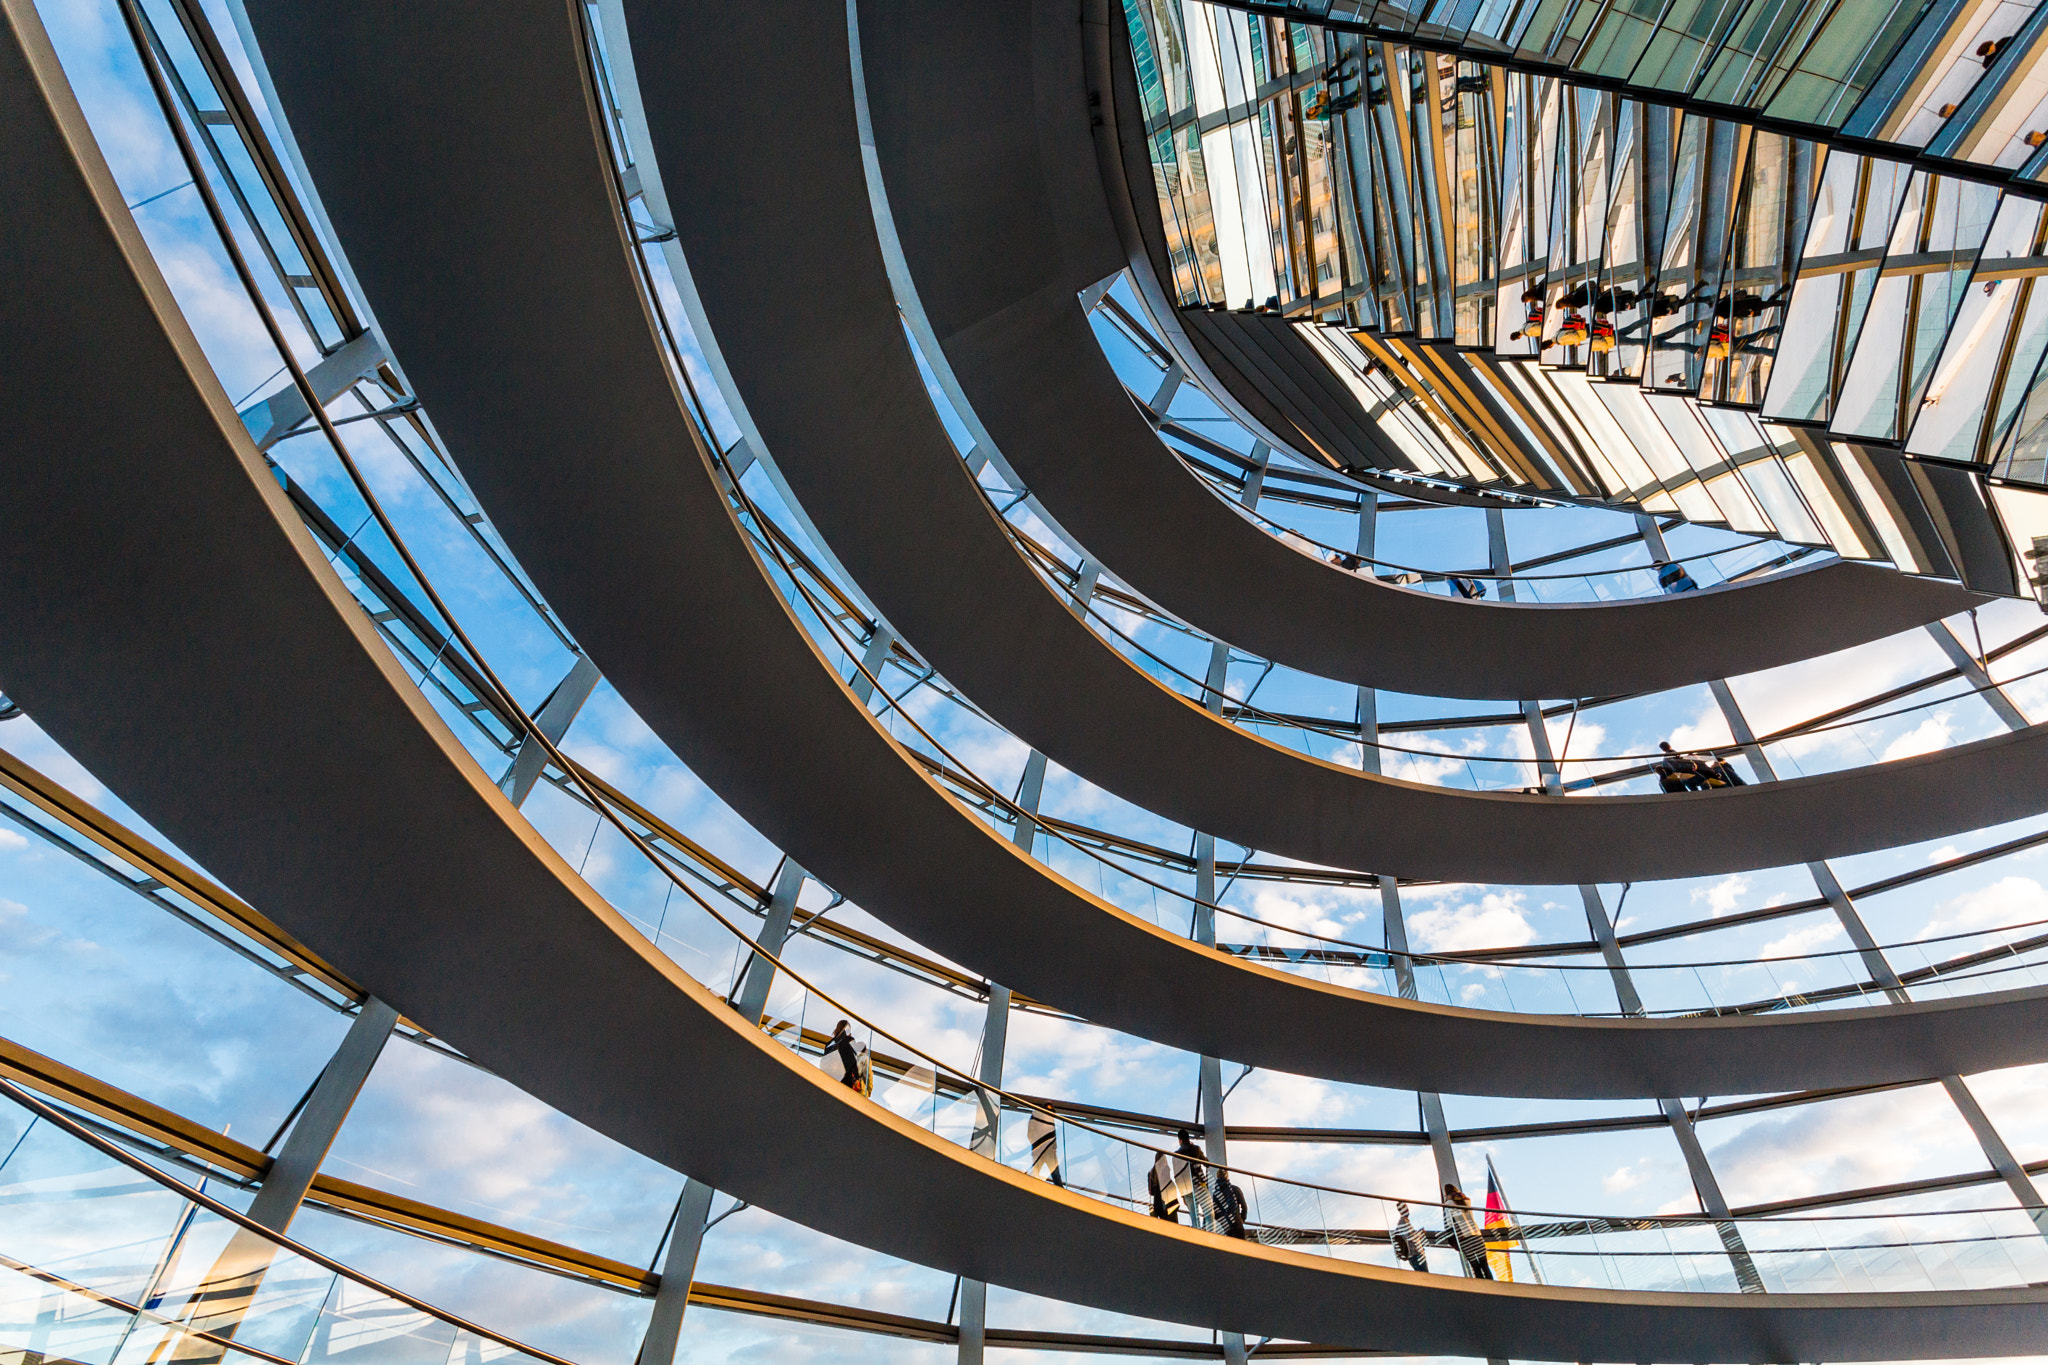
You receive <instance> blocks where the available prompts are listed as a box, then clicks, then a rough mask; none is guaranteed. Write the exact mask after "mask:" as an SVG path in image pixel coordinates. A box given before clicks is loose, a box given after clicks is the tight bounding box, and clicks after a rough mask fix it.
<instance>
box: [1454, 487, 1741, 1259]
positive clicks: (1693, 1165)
mask: <svg viewBox="0 0 2048 1365" xmlns="http://www.w3.org/2000/svg"><path fill="white" fill-rule="evenodd" d="M1493 515H1497V514H1493ZM1522 717H1523V720H1524V721H1525V722H1526V723H1527V724H1528V727H1529V744H1530V746H1531V747H1532V748H1533V749H1534V750H1535V752H1536V768H1537V771H1538V772H1539V773H1540V774H1541V775H1542V779H1543V790H1544V791H1546V792H1549V793H1551V794H1552V795H1553V796H1562V795H1563V792H1564V782H1563V776H1562V774H1561V773H1560V772H1559V771H1558V766H1557V760H1556V758H1555V757H1554V756H1553V755H1552V753H1551V749H1550V732H1549V731H1548V730H1547V729H1545V728H1544V723H1543V707H1542V704H1541V703H1539V702H1533V701H1525V702H1523V703H1522ZM1579 899H1580V900H1581V901H1582V902H1583V903H1584V905H1585V908H1586V927H1587V928H1588V929H1589V930H1591V931H1592V935H1593V941H1594V942H1595V943H1598V944H1599V945H1600V956H1601V958H1602V960H1603V961H1605V962H1606V963H1607V975H1608V978H1609V979H1610V980H1611V981H1612V982H1613V983H1614V999H1615V1003H1616V1004H1618V1005H1619V1006H1620V1007H1621V1012H1622V1013H1623V1014H1628V1015H1640V1014H1642V1013H1643V999H1642V996H1641V995H1640V994H1638V993H1637V991H1636V983H1635V978H1634V977H1633V976H1631V975H1630V974H1629V970H1628V960H1627V959H1626V958H1624V957H1623V956H1622V953H1621V942H1620V940H1619V939H1617V938H1616V937H1615V934H1614V921H1613V920H1612V919H1611V918H1609V916H1608V914H1607V904H1606V902H1605V901H1604V900H1602V899H1601V896H1600V888H1599V887H1597V886H1592V885H1581V886H1580V887H1579ZM1657 1103H1658V1106H1659V1107H1660V1108H1662V1110H1663V1111H1664V1120H1665V1122H1666V1123H1668V1124H1669V1125H1670V1127H1671V1133H1672V1136H1673V1137H1675V1138H1677V1139H1678V1150H1679V1152H1680V1153H1681V1154H1682V1155H1683V1156H1684V1157H1685V1165H1686V1169H1687V1171H1688V1172H1690V1173H1691V1175H1692V1183H1693V1189H1694V1190H1695V1191H1697V1192H1698V1194H1699V1199H1700V1206H1701V1207H1702V1208H1704V1209H1705V1210H1706V1212H1707V1214H1708V1216H1709V1217H1712V1218H1715V1219H1721V1220H1728V1219H1730V1215H1729V1212H1728V1201H1727V1200H1726V1199H1723V1198H1722V1197H1721V1182H1720V1181H1718V1180H1716V1179H1715V1178H1714V1168H1713V1167H1712V1166H1710V1165H1709V1164H1708V1163H1707V1153H1706V1149H1705V1148H1703V1147H1701V1146H1700V1140H1699V1135H1698V1134H1697V1133H1695V1132H1693V1128H1692V1120H1691V1119H1690V1118H1688V1117H1687V1116H1686V1112H1685V1105H1684V1104H1683V1103H1682V1102H1681V1101H1679V1100H1676V1099H1668V1098H1660V1099H1659V1100H1658V1101H1657ZM1715 1231H1716V1232H1717V1233H1719V1235H1720V1238H1721V1245H1722V1247H1723V1248H1724V1249H1725V1250H1726V1251H1727V1253H1728V1263H1729V1265H1730V1266H1732V1267H1733V1268H1734V1271H1735V1282H1736V1284H1737V1285H1739V1286H1740V1287H1741V1289H1742V1292H1743V1293H1745V1294H1761V1293H1763V1292H1764V1282H1763V1277H1762V1276H1760V1275H1759V1274H1758V1273H1757V1269H1756V1262H1755V1260H1754V1259H1752V1258H1751V1256H1750V1254H1749V1248H1748V1247H1747V1246H1746V1245H1744V1243H1743V1240H1742V1232H1741V1229H1739V1228H1737V1227H1736V1226H1735V1224H1734V1222H1733V1221H1723V1222H1720V1223H1718V1224H1717V1226H1716V1229H1715Z"/></svg>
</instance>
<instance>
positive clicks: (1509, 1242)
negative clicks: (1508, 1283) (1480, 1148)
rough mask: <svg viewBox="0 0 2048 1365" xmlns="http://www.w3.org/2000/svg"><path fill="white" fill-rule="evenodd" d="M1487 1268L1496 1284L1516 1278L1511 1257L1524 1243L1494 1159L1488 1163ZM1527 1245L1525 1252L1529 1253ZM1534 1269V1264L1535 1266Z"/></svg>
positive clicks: (1490, 1159)
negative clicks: (1503, 1191) (1510, 1253)
mask: <svg viewBox="0 0 2048 1365" xmlns="http://www.w3.org/2000/svg"><path fill="white" fill-rule="evenodd" d="M1484 1231H1485V1237H1486V1265H1487V1268H1488V1269H1489V1270H1491V1271H1493V1278H1495V1279H1496V1280H1512V1279H1514V1278H1515V1263H1514V1260H1513V1259H1512V1258H1511V1257H1510V1256H1509V1255H1508V1253H1509V1252H1510V1251H1512V1250H1514V1247H1515V1244H1516V1243H1517V1242H1520V1241H1521V1240H1522V1230H1521V1228H1520V1227H1519V1226H1517V1225H1516V1223H1515V1215H1514V1213H1513V1212H1512V1211H1511V1210H1510V1209H1509V1208H1508V1200H1507V1196H1506V1195H1504V1194H1502V1193H1501V1192H1500V1177H1499V1176H1498V1175H1496V1174H1495V1173H1494V1169H1493V1158H1492V1157H1488V1158H1487V1159H1486V1225H1485V1229H1484ZM1526 1249H1527V1248H1526V1244H1525V1246H1524V1250H1525V1251H1526ZM1532 1265H1533V1263H1532Z"/></svg>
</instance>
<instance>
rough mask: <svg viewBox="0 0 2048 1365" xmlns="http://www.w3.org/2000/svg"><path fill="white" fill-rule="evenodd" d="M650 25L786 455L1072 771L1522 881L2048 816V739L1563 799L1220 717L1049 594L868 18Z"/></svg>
mask: <svg viewBox="0 0 2048 1365" xmlns="http://www.w3.org/2000/svg"><path fill="white" fill-rule="evenodd" d="M1018 2H1019V3H1022V2H1023V0H1018ZM626 10H627V13H628V14H629V15H630V16H631V19H632V27H633V34H634V47H635V54H636V55H635V62H636V65H637V67H638V69H639V73H640V85H641V94H642V97H643V99H644V100H645V102H646V105H647V114H648V123H649V126H650V129H651V131H652V136H653V144H654V146H653V150H654V152H655V154H656V155H657V156H658V157H659V158H660V161H661V167H662V178H663V180H664V182H665V184H666V186H667V189H668V194H669V199H670V204H671V208H672V210H673V212H674V214H675V217H676V222H675V228H676V232H677V234H678V241H679V243H680V244H681V245H682V247H683V250H684V253H685V254H686V255H687V257H688V258H689V261H690V264H691V271H692V274H693V276H694V278H695V281H696V287H697V293H698V296H699V297H700V298H701V300H702V302H703V306H704V311H705V314H706V315H707V317H708V319H709V321H710V324H711V327H712V330H713V331H714V332H715V334H716V342H717V346H718V348H719V351H720V352H721V354H722V355H723V358H724V363H725V366H726V368H727V369H728V371H729V372H730V373H731V374H732V376H733V378H734V381H735V383H736V384H737V386H738V388H739V390H740V395H739V396H740V397H741V398H742V399H743V400H744V401H745V403H746V404H747V406H748V407H749V409H750V410H751V412H752V415H753V418H754V421H755V423H756V425H757V426H758V428H759V430H760V432H761V434H762V436H763V438H764V439H765V441H766V446H767V449H766V451H765V452H764V453H765V454H766V455H767V456H768V457H770V458H772V459H773V460H774V461H775V462H776V464H777V466H778V468H779V469H780V471H781V473H782V476H783V478H784V479H785V481H786V482H787V484H788V485H789V487H790V488H791V489H792V490H793V491H794V493H795V495H796V497H797V499H798V500H799V501H800V502H801V503H802V505H803V509H804V511H805V513H806V514H807V515H808V517H809V519H810V522H811V523H812V525H814V526H815V527H817V528H818V530H819V531H820V533H821V534H822V535H823V536H824V538H825V540H826V541H827V542H829V544H830V546H831V548H832V550H833V551H834V552H835V553H836V555H837V557H838V559H839V561H840V562H841V563H842V564H844V565H845V566H846V568H847V569H848V570H849V571H850V572H851V573H852V575H853V576H854V578H855V579H856V581H857V582H858V583H859V584H860V586H861V587H862V588H863V589H864V590H865V591H866V592H868V593H869V595H870V596H871V597H872V599H873V600H874V601H875V603H876V604H877V605H878V606H879V607H880V608H881V610H882V612H883V614H884V615H886V616H887V617H888V618H889V620H890V622H891V623H892V624H893V625H894V626H895V628H896V629H897V630H898V632H899V633H900V634H901V635H902V637H903V638H905V639H907V640H909V641H910V642H911V643H912V644H914V645H916V646H917V648H918V649H919V651H920V652H921V653H922V654H923V655H924V657H925V658H926V659H927V660H928V661H929V662H931V663H932V664H934V665H935V666H936V667H937V668H938V669H939V670H940V671H941V672H943V673H944V674H945V675H946V676H947V678H948V679H949V680H950V681H951V682H952V683H953V684H955V685H956V686H958V687H959V688H960V689H961V690H962V691H963V692H965V693H966V694H967V695H968V696H970V697H972V698H973V699H974V700H975V701H976V702H977V703H978V704H980V705H981V706H982V707H983V708H984V709H985V710H986V711H987V712H988V714H989V715H991V716H992V717H994V719H995V720H996V721H997V723H999V724H1001V725H1003V726H1005V727H1006V728H1008V729H1009V730H1010V731H1011V733H1013V734H1015V735H1016V736H1017V737H1018V738H1020V739H1022V740H1024V741H1025V742H1026V743H1028V744H1031V745H1032V746H1033V747H1034V748H1037V749H1039V750H1040V751H1042V752H1043V753H1045V754H1046V755H1047V756H1048V757H1049V758H1050V759H1052V760H1053V761H1054V762H1057V763H1058V764H1060V765H1061V766H1062V767H1064V768H1066V769H1068V770H1069V771H1072V772H1075V773H1078V774H1080V775H1081V776H1083V777H1085V778H1087V779H1088V780H1090V781H1092V782H1094V783H1096V784H1097V785H1098V786H1101V787H1103V788H1105V789H1107V790H1109V791H1111V792H1114V793H1116V794H1117V795H1119V796H1122V797H1124V798H1126V799H1128V800H1131V801H1134V802H1136V803H1137V804H1139V805H1141V806H1143V807H1145V808H1146V809H1148V810H1151V811H1154V812H1157V813H1158V814H1160V815H1163V816H1165V817H1167V818H1168V819H1171V820H1174V821H1177V822H1179V823H1180V824H1183V825H1186V826H1189V827H1191V828H1193V829H1198V830H1202V831H1205V832H1208V833H1211V834H1214V835H1216V836H1218V837H1219V838H1223V839H1228V840H1231V841H1233V842H1236V843H1241V844H1245V845H1248V846H1250V847H1252V848H1258V849H1264V850H1268V851H1270V852H1274V853H1280V854H1284V855H1286V856H1289V857H1293V858H1299V859H1302V860H1303V861H1306V862H1311V863H1319V864H1323V865H1328V866H1337V867H1346V868H1356V869H1362V870H1367V871H1375V872H1381V873H1393V874H1396V875H1400V876H1405V877H1430V878H1442V879H1445V880H1450V881H1475V882H1505V883H1512V884H1529V883H1539V884H1551V885H1558V884H1565V885H1569V884H1576V883H1584V882H1609V881H1614V882H1621V881H1644V880H1654V879H1658V878H1671V877H1688V876H1700V875H1708V874H1717V873H1724V872H1731V871H1736V870H1742V869H1749V868H1758V867H1775V866H1785V865H1788V864H1793V863H1802V862H1810V861H1813V860H1815V859H1818V858H1824V857H1831V856H1836V855H1841V854H1849V853H1855V852H1862V851H1867V850H1869V849H1873V848H1878V847H1885V846H1891V845H1895V844H1901V843H1909V842H1914V841H1917V840H1921V839H1929V838H1937V837H1946V836H1948V835H1950V834H1953V833H1956V832H1958V831H1961V830H1965V829H1973V828H1979V827H1982V826H1986V825H1994V824H2000V823H2003V822H2005V821H2007V820H2012V819H2017V818H2019V817H2021V816H2024V815H2028V814H2031V813H2033V812H2035V811H2037V810H2039V809H2042V808H2043V807H2044V806H2048V788H2044V787H2043V785H2042V784H2041V783H2040V782H2038V781H2037V780H2036V776H2037V775H2038V773H2039V772H2040V771H2041V764H2042V762H2043V756H2044V754H2048V728H2044V727H2036V728H2034V729H2032V730H2028V731H2024V732H2021V733H2018V734H2009V735H2001V736H1998V737H1996V738H1993V739H1987V740H1981V741H1978V742H1976V743H1973V744H1968V745H1962V746H1958V747H1956V748H1953V749H1948V750H1944V751H1942V752H1940V753H1936V754H1929V755H1925V756H1922V757H1917V758H1912V759H1906V760H1901V761H1899V762H1895V763H1888V764H1883V765H1881V766H1876V767H1870V768H1860V769H1853V770H1849V771H1845V772H1838V773H1831V774H1827V775H1825V776H1820V777H1809V778H1800V779H1796V780H1794V781H1788V782H1776V783H1770V784H1760V785H1754V786H1748V787H1743V788H1737V789H1729V790H1722V791H1716V792H1710V793H1700V794H1695V795H1689V796H1662V795H1657V796H1618V797H1593V798H1587V799H1571V800H1564V799H1559V798H1555V797H1547V796H1530V795H1524V794H1520V793H1504V792H1483V793H1474V792H1465V791H1457V790H1453V789H1450V788H1445V787H1431V786H1425V785H1422V784H1418V783H1412V782H1402V781H1396V780H1393V779H1389V778H1381V777H1378V776H1374V775H1367V774H1362V773H1360V772H1359V771H1358V770H1357V769H1353V768H1346V767H1341V766H1339V765H1337V764H1334V763H1327V762H1323V761H1320V760H1316V759H1311V758H1307V757H1304V756H1303V755H1302V754H1300V753H1298V752H1295V751H1293V750H1290V749H1286V748H1282V747H1281V746H1279V745H1276V744H1272V743H1269V742H1267V741H1266V740H1264V739H1261V738H1259V737H1258V736H1256V735H1254V734H1252V733H1251V732H1250V731H1248V730H1245V729H1242V728H1239V727H1237V726H1235V725H1232V724H1229V723H1227V722H1225V721H1223V720H1221V719H1219V718H1218V717H1215V716H1212V715H1210V714H1209V713H1208V712H1207V711H1205V710H1204V709H1202V707H1200V706H1198V705H1196V704H1195V703H1194V702H1192V701H1190V700H1188V699H1187V698H1185V697H1183V696H1181V695H1179V694H1178V693H1175V692H1172V691H1169V690H1168V689H1167V688H1165V687H1163V686H1161V685H1160V684H1159V683H1157V682H1155V681H1154V680H1153V679H1152V678H1151V677H1150V676H1148V675H1147V674H1145V673H1144V672H1143V671H1141V670H1140V669H1139V668H1138V667H1137V666H1136V665H1134V664H1133V663H1131V662H1130V661H1128V660H1127V659H1125V658H1124V657H1123V656H1122V655H1120V654H1118V653H1116V652H1115V651H1114V650H1113V649H1112V648H1110V646H1109V645H1108V644H1106V643H1105V642H1104V641H1103V640H1102V639H1100V638H1099V637H1098V636H1096V635H1095V634H1094V633H1093V632H1092V631H1090V630H1089V629H1088V627H1087V626H1086V625H1085V624H1084V623H1083V622H1082V621H1081V620H1080V619H1078V618H1077V617H1076V616H1075V614H1074V613H1073V612H1072V611H1071V610H1069V609H1068V607H1067V605H1066V604H1065V603H1064V602H1062V601H1061V600H1060V599H1059V598H1057V597H1055V596H1054V594H1053V593H1052V592H1051V591H1049V590H1048V589H1047V587H1046V586H1045V584H1044V583H1043V581H1042V580H1041V579H1040V578H1039V577H1038V576H1037V574H1036V573H1035V572H1034V571H1033V570H1032V568H1031V567H1030V566H1029V565H1028V564H1027V562H1026V561H1025V559H1024V558H1023V556H1022V554H1021V553H1020V552H1019V551H1018V549H1017V548H1016V547H1015V545H1014V544H1013V542H1012V541H1011V540H1010V539H1009V537H1008V535H1007V534H1006V532H1005V530H1004V527H1003V525H1002V523H1001V522H1000V521H999V520H998V519H997V517H996V515H995V513H994V511H993V509H992V508H990V506H989V504H988V502H987V500H986V499H985V498H984V497H983V495H982V493H981V491H980V490H979V489H978V488H977V487H976V485H975V483H974V481H973V479H972V478H971V477H970V475H969V474H968V472H967V469H966V466H965V465H964V464H963V463H962V461H961V460H960V458H959V456H958V455H957V454H956V453H955V451H954V449H953V446H952V445H951V443H950V441H949V440H948V438H947V436H946V433H945V430H944V428H943V427H942V426H941V424H940V421H939V418H938V415H937V413H936V411H935V410H934V408H933V406H932V403H931V401H930V399H929V398H928V396H927V394H926V391H925V386H924V382H923V380H922V378H921V376H920V374H919V372H918V369H917V365H916V361H915V359H914V357H913V355H912V353H911V350H910V347H909V343H908V342H907V341H906V339H905V337H904V334H903V326H902V323H901V322H900V320H899V317H898V313H897V305H896V300H895V297H894V295H893V294H892V292H891V288H890V284H889V280H888V275H887V269H886V266H885V264H884V260H883V256H882V250H881V247H880V244H879V240H878V238H877V236H876V230H875V225H874V220H873V216H872V213H871V211H870V208H869V200H868V189H867V182H866V176H865V172H864V170H863V167H862V163H861V154H860V143H859V132H858V127H857V119H856V113H855V105H854V99H853V95H852V91H851V89H850V85H849V81H850V77H849V55H848V51H847V44H846V40H845V36H844V29H843V27H842V28H841V29H839V30H836V31H834V32H832V33H824V32H822V31H820V32H817V33H810V32H808V30H811V29H815V28H816V26H817V25H818V24H819V23H820V22H822V20H821V19H820V18H819V14H820V13H822V12H823V11H816V12H814V11H813V9H812V8H811V7H810V6H808V5H806V4H804V3H799V0H790V2H789V3H788V4H786V5H778V4H768V5H749V6H747V7H746V14H745V16H744V17H743V16H740V15H736V14H735V15H727V16H726V18H725V19H724V20H723V21H722V23H721V27H722V28H724V29H727V30H731V29H733V28H734V27H735V26H737V28H738V29H739V30H740V31H744V32H746V33H748V34H750V35H752V37H751V39H750V41H754V42H758V43H759V44H760V47H759V50H758V52H756V53H755V54H753V55H752V56H751V57H749V56H748V55H746V45H745V44H744V43H738V42H735V43H734V44H733V46H734V47H735V48H737V49H738V50H739V53H740V55H739V56H737V57H735V56H734V55H733V53H732V52H730V51H728V50H727V49H726V45H725V44H723V43H707V42H705V41H703V36H702V34H701V33H699V32H698V31H697V30H696V29H695V28H694V27H693V24H692V18H693V16H694V14H695V11H693V10H691V9H690V8H689V7H687V6H682V7H678V6H674V5H671V4H667V3H652V2H650V3H641V0H628V3H627V5H626ZM795 28H802V29H805V30H807V32H806V36H805V37H804V38H803V39H802V40H801V41H798V40H796V39H795V38H794V37H793V36H792V34H791V32H790V30H792V29H795ZM964 226H965V225H963V228H964ZM1088 344H1089V345H1090V346H1091V347H1092V346H1093V345H1094V343H1093V341H1092V340H1091V341H1090V342H1089V343H1088Z"/></svg>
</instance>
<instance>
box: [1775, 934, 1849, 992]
mask: <svg viewBox="0 0 2048 1365" xmlns="http://www.w3.org/2000/svg"><path fill="white" fill-rule="evenodd" d="M1841 936H1842V926H1841V925H1839V924H1809V925H1807V926H1806V927H1805V928H1803V929H1794V930H1793V931H1792V932H1791V933H1789V934H1786V935H1785V936H1784V937H1782V938H1774V939H1772V940H1771V941H1770V942H1769V943H1766V944H1765V945H1764V946H1763V951H1762V952H1760V953H1758V954H1757V956H1759V957H1801V956H1804V955H1805V954H1807V953H1811V952H1815V951H1817V950H1819V949H1821V948H1825V947H1826V946H1827V945H1828V944H1830V943H1833V942H1834V941H1835V940H1836V939H1838V938H1840V937H1841ZM1786 989H1787V990H1790V989H1791V988H1790V987H1789V986H1788V987H1786Z"/></svg>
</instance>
